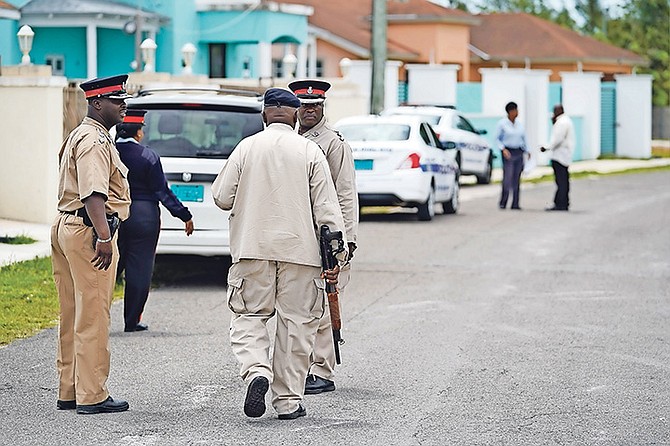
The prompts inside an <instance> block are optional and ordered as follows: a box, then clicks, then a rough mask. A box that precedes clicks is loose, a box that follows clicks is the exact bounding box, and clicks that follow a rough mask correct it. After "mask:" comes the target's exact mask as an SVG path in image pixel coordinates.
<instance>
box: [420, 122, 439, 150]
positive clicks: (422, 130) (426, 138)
mask: <svg viewBox="0 0 670 446" xmlns="http://www.w3.org/2000/svg"><path fill="white" fill-rule="evenodd" d="M427 127H428V126H427V125H426V124H421V127H420V128H419V134H420V135H421V139H423V142H425V143H426V145H429V146H433V147H434V146H435V141H433V140H431V137H430V135H429V133H428V132H429V129H428V128H427Z"/></svg>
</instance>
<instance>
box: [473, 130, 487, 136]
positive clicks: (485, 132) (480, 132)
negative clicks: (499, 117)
mask: <svg viewBox="0 0 670 446" xmlns="http://www.w3.org/2000/svg"><path fill="white" fill-rule="evenodd" d="M475 133H477V134H478V135H486V134H487V133H488V131H487V130H484V129H477V130H476V132H475Z"/></svg>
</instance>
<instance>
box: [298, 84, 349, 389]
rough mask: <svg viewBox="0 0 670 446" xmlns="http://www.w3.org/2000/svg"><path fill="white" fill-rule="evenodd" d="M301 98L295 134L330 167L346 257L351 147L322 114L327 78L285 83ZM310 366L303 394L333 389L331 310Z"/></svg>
mask: <svg viewBox="0 0 670 446" xmlns="http://www.w3.org/2000/svg"><path fill="white" fill-rule="evenodd" d="M288 88H290V89H291V90H292V91H293V93H295V95H296V97H297V98H298V99H300V108H299V109H298V122H299V124H300V126H299V128H298V133H300V134H301V135H302V136H304V137H306V138H307V139H309V140H311V141H314V142H315V143H317V144H318V145H319V147H320V148H321V150H322V151H323V153H324V155H326V160H327V161H328V167H329V168H330V174H331V176H332V177H333V181H334V183H335V190H336V191H337V198H338V201H339V204H340V209H341V210H342V216H343V217H344V226H345V228H346V238H347V240H348V243H349V256H350V259H349V260H351V257H353V253H354V250H355V249H356V236H357V232H358V193H357V192H356V171H355V170H354V157H353V153H352V151H351V147H349V144H347V142H346V141H345V140H344V138H343V137H342V135H340V134H339V133H338V132H337V131H336V130H333V129H332V128H331V127H330V126H329V125H328V121H327V120H326V117H325V115H324V112H323V111H324V103H325V101H326V91H328V90H329V89H330V84H329V83H328V82H326V81H321V80H314V79H305V80H296V81H293V82H291V83H290V84H289V85H288ZM350 275H351V265H350V263H349V262H347V263H346V264H345V265H344V266H343V267H342V270H341V271H340V275H339V277H338V289H339V297H340V298H342V297H343V296H344V288H345V287H346V286H347V284H348V283H349V278H350ZM310 362H311V365H310V369H309V374H308V375H307V380H306V381H305V394H307V395H313V394H318V393H322V392H332V391H333V390H335V382H334V381H333V377H334V369H335V349H334V348H333V336H332V332H331V321H330V312H329V311H326V312H325V313H324V315H323V318H321V322H320V324H319V329H318V331H317V335H316V342H315V344H314V351H313V352H312V354H311V355H310Z"/></svg>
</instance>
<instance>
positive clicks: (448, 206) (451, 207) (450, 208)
mask: <svg viewBox="0 0 670 446" xmlns="http://www.w3.org/2000/svg"><path fill="white" fill-rule="evenodd" d="M459 191H460V187H459V186H458V179H456V182H455V183H454V193H453V194H451V200H449V201H445V202H444V203H442V210H443V211H444V213H445V214H455V213H456V212H458V193H459Z"/></svg>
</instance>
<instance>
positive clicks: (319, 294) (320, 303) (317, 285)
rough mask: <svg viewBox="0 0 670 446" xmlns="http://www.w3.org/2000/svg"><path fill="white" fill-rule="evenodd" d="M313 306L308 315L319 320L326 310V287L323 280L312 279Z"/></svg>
mask: <svg viewBox="0 0 670 446" xmlns="http://www.w3.org/2000/svg"><path fill="white" fill-rule="evenodd" d="M312 299H313V304H312V310H311V311H310V315H311V316H312V317H314V318H317V319H321V318H322V317H323V313H324V311H325V309H326V305H325V299H326V285H325V282H324V279H321V278H315V279H314V295H313V296H312Z"/></svg>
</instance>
